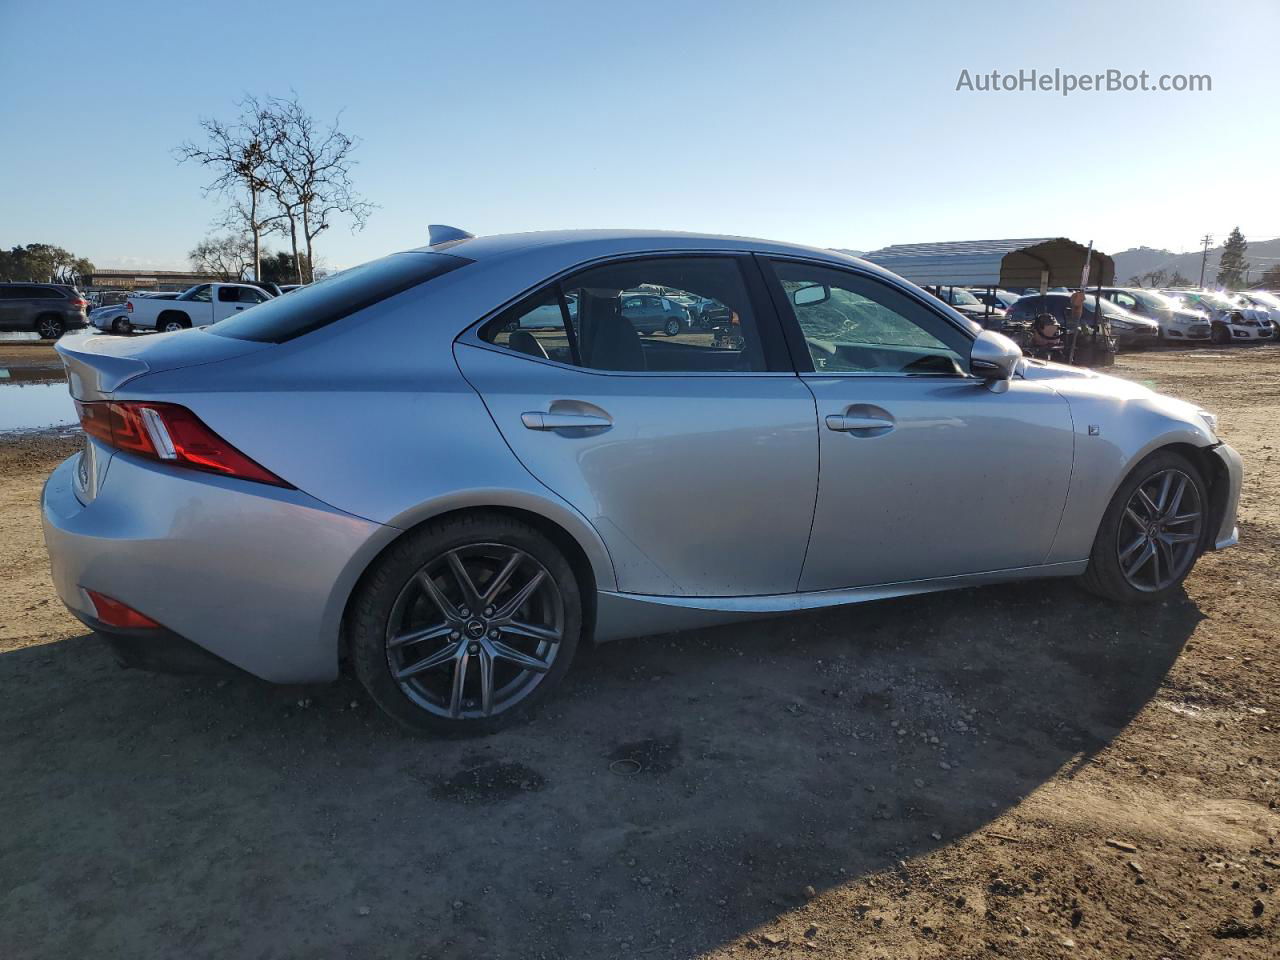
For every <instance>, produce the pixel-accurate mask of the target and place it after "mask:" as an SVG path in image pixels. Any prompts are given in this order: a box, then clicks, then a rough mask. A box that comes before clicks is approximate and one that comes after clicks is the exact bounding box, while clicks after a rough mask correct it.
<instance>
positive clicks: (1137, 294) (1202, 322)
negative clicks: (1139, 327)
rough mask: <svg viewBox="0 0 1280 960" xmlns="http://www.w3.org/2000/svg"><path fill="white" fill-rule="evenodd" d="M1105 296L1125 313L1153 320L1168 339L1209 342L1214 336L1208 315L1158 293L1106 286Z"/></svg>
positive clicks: (1161, 334)
mask: <svg viewBox="0 0 1280 960" xmlns="http://www.w3.org/2000/svg"><path fill="white" fill-rule="evenodd" d="M1102 295H1103V296H1104V297H1106V298H1107V299H1108V300H1110V301H1111V302H1112V303H1114V304H1115V305H1116V306H1118V307H1121V308H1122V309H1124V310H1128V311H1129V312H1130V313H1132V314H1136V315H1137V316H1139V317H1145V318H1146V319H1148V320H1153V321H1155V323H1156V324H1157V325H1158V326H1159V328H1160V336H1161V337H1162V338H1164V339H1165V340H1208V339H1209V336H1210V334H1211V333H1212V326H1211V325H1210V323H1209V315H1208V314H1207V313H1205V312H1204V311H1203V310H1193V309H1189V308H1187V307H1185V306H1183V305H1182V302H1181V301H1179V300H1176V299H1174V298H1173V297H1169V296H1166V295H1165V294H1163V293H1160V292H1158V291H1156V290H1146V289H1143V288H1141V287H1103V288H1102Z"/></svg>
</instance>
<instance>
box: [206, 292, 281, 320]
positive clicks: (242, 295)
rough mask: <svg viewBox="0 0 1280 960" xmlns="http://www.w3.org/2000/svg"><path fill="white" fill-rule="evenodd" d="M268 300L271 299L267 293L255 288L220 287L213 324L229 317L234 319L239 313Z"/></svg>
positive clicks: (214, 306) (215, 298) (215, 299)
mask: <svg viewBox="0 0 1280 960" xmlns="http://www.w3.org/2000/svg"><path fill="white" fill-rule="evenodd" d="M268 299H270V298H269V297H268V296H267V295H266V294H265V293H263V292H262V291H261V290H258V289H257V288H255V287H248V286H234V285H225V286H220V287H218V293H217V296H216V297H214V300H213V322H214V323H217V322H218V321H219V320H225V319H227V317H234V316H235V315H236V314H237V313H240V312H242V311H244V310H248V309H249V308H250V307H253V306H256V305H257V304H259V303H262V302H263V301H265V300H268Z"/></svg>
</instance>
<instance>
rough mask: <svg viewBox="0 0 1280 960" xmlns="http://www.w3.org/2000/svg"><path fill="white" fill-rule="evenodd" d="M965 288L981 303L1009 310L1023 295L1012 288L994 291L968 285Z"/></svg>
mask: <svg viewBox="0 0 1280 960" xmlns="http://www.w3.org/2000/svg"><path fill="white" fill-rule="evenodd" d="M965 289H966V290H968V292H969V293H971V294H972V295H973V296H974V297H976V298H977V300H978V302H979V303H983V304H986V305H987V306H991V307H997V308H998V309H1000V310H1008V309H1009V308H1010V307H1012V306H1013V305H1014V304H1015V303H1017V302H1018V298H1019V297H1021V296H1022V294H1020V293H1014V292H1013V291H1012V290H1000V289H997V290H994V291H993V290H989V289H987V288H986V287H966V288H965Z"/></svg>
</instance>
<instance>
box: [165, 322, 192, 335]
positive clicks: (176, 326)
mask: <svg viewBox="0 0 1280 960" xmlns="http://www.w3.org/2000/svg"><path fill="white" fill-rule="evenodd" d="M187 326H188V324H185V323H183V322H182V321H181V320H166V321H164V323H162V324H161V325H160V332H161V333H175V332H177V331H178V330H185V329H187Z"/></svg>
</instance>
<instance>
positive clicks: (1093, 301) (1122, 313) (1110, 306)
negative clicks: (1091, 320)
mask: <svg viewBox="0 0 1280 960" xmlns="http://www.w3.org/2000/svg"><path fill="white" fill-rule="evenodd" d="M1086 302H1087V303H1088V305H1089V312H1090V313H1092V312H1093V311H1095V310H1096V309H1097V308H1098V297H1097V295H1095V294H1092V293H1091V294H1089V296H1088V297H1087V298H1086ZM1102 315H1103V316H1104V317H1114V318H1115V319H1117V320H1127V319H1129V311H1127V310H1125V309H1123V308H1121V307H1118V306H1116V305H1115V304H1114V303H1112V302H1111V301H1110V300H1108V299H1107V298H1106V297H1103V298H1102Z"/></svg>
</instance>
